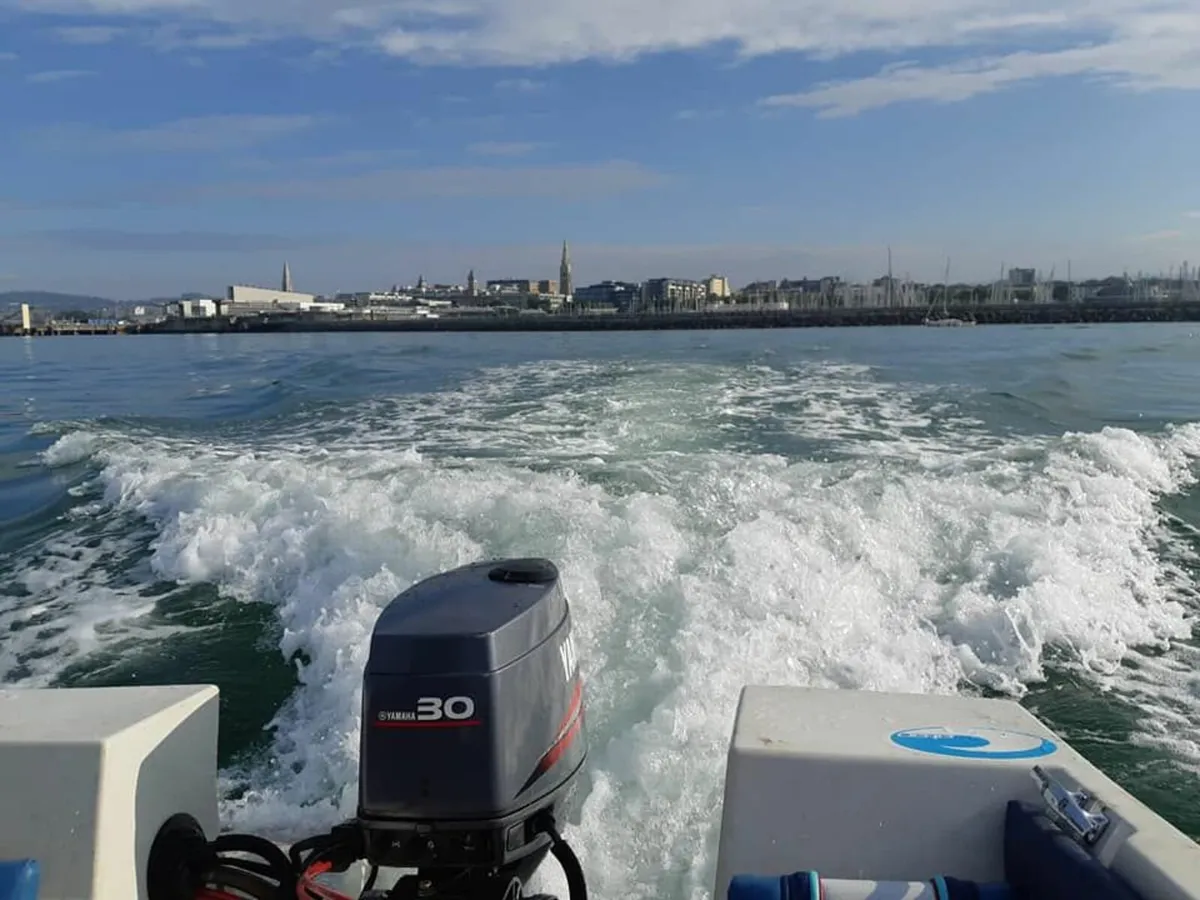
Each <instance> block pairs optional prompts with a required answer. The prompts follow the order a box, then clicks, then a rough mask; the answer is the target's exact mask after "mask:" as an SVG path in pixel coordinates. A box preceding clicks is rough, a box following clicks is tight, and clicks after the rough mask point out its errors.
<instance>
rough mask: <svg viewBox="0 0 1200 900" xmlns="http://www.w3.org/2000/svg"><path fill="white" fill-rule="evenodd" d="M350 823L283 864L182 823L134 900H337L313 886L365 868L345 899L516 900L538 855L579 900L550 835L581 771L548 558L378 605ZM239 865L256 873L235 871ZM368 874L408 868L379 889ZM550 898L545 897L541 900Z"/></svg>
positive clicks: (566, 638)
mask: <svg viewBox="0 0 1200 900" xmlns="http://www.w3.org/2000/svg"><path fill="white" fill-rule="evenodd" d="M360 750H361V752H360V756H359V788H358V815H357V816H356V817H355V818H354V819H351V820H350V821H347V822H343V823H342V824H340V825H336V826H335V827H334V828H333V829H332V830H331V831H330V832H329V833H327V834H321V835H314V836H313V837H309V838H304V839H302V840H299V841H296V842H295V843H293V844H292V845H291V846H290V847H289V848H288V851H287V853H286V854H285V853H284V852H283V851H282V850H281V849H280V848H279V847H278V846H276V845H275V844H274V843H272V842H271V841H269V840H266V839H265V838H262V837H258V836H255V835H236V834H222V835H219V836H218V837H216V838H214V839H213V840H212V841H208V840H206V838H205V835H204V830H203V829H202V828H201V827H200V824H199V823H198V822H197V821H196V820H195V819H194V818H192V817H191V816H188V815H183V814H181V815H179V816H174V817H172V818H171V819H170V820H168V821H167V823H166V824H165V825H163V827H162V828H161V829H160V831H159V833H158V835H157V836H156V837H155V840H154V846H153V847H152V848H151V851H150V863H149V868H148V872H147V885H148V894H149V900H195V898H196V897H199V896H206V897H210V898H217V897H221V898H225V897H228V898H232V897H234V896H235V894H233V893H229V890H233V891H236V892H237V893H236V896H250V897H253V898H256V900H291V898H296V897H300V898H310V900H352V898H350V897H349V896H348V895H345V894H342V893H340V892H338V891H336V890H334V889H333V888H331V887H330V886H329V885H326V884H322V883H321V882H320V881H319V879H320V878H321V877H323V876H324V875H326V874H328V873H331V872H333V873H337V872H345V871H347V870H348V869H349V868H350V866H352V865H354V864H355V863H357V862H359V861H360V860H366V861H367V862H368V863H369V864H370V873H369V875H368V877H367V880H366V883H365V885H364V886H363V891H362V893H361V894H359V897H358V900H522V898H525V900H531V898H529V897H528V895H526V893H525V889H526V886H527V885H528V883H529V880H530V878H531V877H532V876H533V873H534V872H535V871H536V870H537V868H538V866H539V865H541V863H542V861H543V860H544V859H545V858H546V854H547V853H553V854H554V857H555V858H556V859H557V860H558V862H559V863H560V864H561V865H562V867H563V871H564V872H565V873H566V876H567V884H568V886H569V888H570V898H569V900H587V884H586V882H585V880H584V877H583V870H582V868H581V867H580V865H579V860H578V859H577V858H576V857H575V854H574V853H573V852H572V851H571V848H570V847H569V846H568V845H567V843H566V841H564V840H563V838H562V835H560V834H559V831H558V824H559V823H560V822H563V821H565V820H566V819H567V818H568V817H570V816H571V815H572V813H573V811H574V810H573V807H574V802H575V783H576V781H577V779H578V777H579V774H580V772H581V771H582V769H583V764H584V761H585V760H586V758H587V736H586V735H585V733H584V725H583V682H582V679H581V677H580V673H579V664H578V661H577V658H576V655H575V645H574V643H573V642H572V640H571V614H570V610H569V609H568V607H567V601H566V598H565V597H564V596H563V594H562V591H561V590H560V589H559V585H558V570H557V569H556V568H555V567H554V564H553V563H551V562H550V561H549V560H544V559H514V560H504V561H499V562H485V563H476V564H474V565H469V566H464V567H463V568H460V569H455V570H454V571H451V572H445V573H443V574H441V575H435V576H434V577H432V578H429V579H427V580H426V581H423V582H421V583H420V584H417V585H414V586H413V587H411V588H409V589H408V590H407V591H405V592H404V593H402V594H401V595H400V596H399V597H397V598H396V599H395V600H393V601H392V602H391V603H390V604H389V605H388V607H387V608H386V609H385V610H384V611H383V613H382V614H381V615H380V616H379V619H378V621H377V622H376V623H375V631H374V633H373V634H372V635H371V655H370V658H369V659H368V661H367V667H366V672H365V673H364V675H363V711H362V745H361V748H360ZM249 856H253V857H257V859H249V858H248V857H249ZM380 868H396V869H416V874H410V875H405V876H404V877H402V878H400V879H399V880H398V881H397V882H396V884H395V885H394V886H393V887H391V888H389V889H387V890H376V889H375V888H374V884H375V880H376V876H377V875H378V874H379V870H380ZM549 900H553V898H549Z"/></svg>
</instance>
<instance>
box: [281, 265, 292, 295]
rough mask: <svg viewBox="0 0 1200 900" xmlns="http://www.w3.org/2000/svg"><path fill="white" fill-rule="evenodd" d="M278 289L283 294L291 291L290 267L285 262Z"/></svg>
mask: <svg viewBox="0 0 1200 900" xmlns="http://www.w3.org/2000/svg"><path fill="white" fill-rule="evenodd" d="M280 289H281V290H282V291H283V292H284V293H285V294H290V293H291V292H292V269H291V267H290V266H289V265H288V264H287V263H286V262H285V263H284V264H283V282H282V284H281V286H280Z"/></svg>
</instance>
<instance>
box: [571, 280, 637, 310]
mask: <svg viewBox="0 0 1200 900" xmlns="http://www.w3.org/2000/svg"><path fill="white" fill-rule="evenodd" d="M641 298H642V286H641V285H640V284H633V283H632V282H628V281H602V282H600V283H599V284H589V285H587V286H586V287H581V288H578V289H576V291H575V294H574V296H573V298H572V305H573V306H576V307H578V308H580V309H600V308H604V307H611V308H613V309H617V310H620V311H621V312H633V311H635V310H636V309H637V308H638V305H639V302H640V301H641Z"/></svg>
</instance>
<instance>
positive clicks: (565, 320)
mask: <svg viewBox="0 0 1200 900" xmlns="http://www.w3.org/2000/svg"><path fill="white" fill-rule="evenodd" d="M948 312H949V314H950V315H951V316H958V317H969V318H972V319H974V321H975V322H976V324H978V325H1064V324H1084V323H1106V322H1112V323H1116V322H1200V302H1174V303H1168V302H1160V303H1126V302H1104V301H1096V302H1088V303H1047V304H1012V305H1007V306H961V307H955V306H950V307H949V308H948ZM926 315H927V312H926V310H924V309H920V308H916V307H893V308H886V307H885V308H879V307H875V308H864V309H821V310H761V309H759V310H755V309H746V310H738V309H731V310H723V311H719V312H684V313H643V314H608V315H579V314H574V315H565V314H560V315H554V314H521V315H490V316H480V315H470V316H465V315H464V316H454V315H449V316H442V317H439V318H426V317H421V318H416V317H414V318H403V319H399V318H398V319H371V318H366V317H361V318H360V317H355V316H345V315H336V314H329V313H292V314H274V315H272V314H266V315H262V316H254V317H239V318H237V319H229V318H223V317H212V318H205V319H199V318H197V319H168V320H166V321H164V322H158V323H154V324H152V325H143V326H140V327H138V328H137V329H136V331H137V333H141V334H231V333H257V334H261V333H280V332H326V331H336V332H389V331H404V332H438V331H458V332H467V331H476V332H480V331H482V332H488V331H538V332H547V331H674V330H701V329H719V328H843V327H870V326H903V325H910V326H921V325H922V324H923V323H924V321H925V317H926ZM134 330H135V329H131V332H132V331H134Z"/></svg>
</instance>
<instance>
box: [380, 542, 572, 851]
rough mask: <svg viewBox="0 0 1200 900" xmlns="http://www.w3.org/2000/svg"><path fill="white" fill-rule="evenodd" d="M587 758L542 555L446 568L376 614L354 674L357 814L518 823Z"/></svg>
mask: <svg viewBox="0 0 1200 900" xmlns="http://www.w3.org/2000/svg"><path fill="white" fill-rule="evenodd" d="M586 756H587V739H586V734H585V733H584V723H583V684H582V679H581V677H580V673H579V665H578V661H577V657H576V653H575V646H574V643H573V641H572V639H571V615H570V610H569V608H568V604H567V601H566V598H565V597H564V596H563V593H562V591H561V589H560V588H559V583H558V570H557V569H556V568H555V566H554V565H553V563H551V562H549V561H548V560H541V559H528V560H507V561H496V562H481V563H475V564H473V565H468V566H464V567H462V568H459V569H455V570H452V571H449V572H444V573H442V574H440V575H436V576H434V577H432V578H429V579H427V580H425V581H422V582H420V583H418V584H416V585H414V586H413V587H411V588H409V589H408V590H406V591H404V592H403V593H402V594H400V595H399V596H398V597H397V598H396V599H395V600H393V601H392V602H391V603H390V604H389V605H388V607H387V608H386V609H385V610H384V611H383V613H382V614H381V615H380V616H379V619H378V621H377V622H376V624H375V630H374V633H373V634H372V637H371V654H370V658H369V660H368V662H367V667H366V672H365V674H364V676H363V715H362V738H361V758H360V763H359V766H360V780H359V819H360V820H363V821H364V822H368V823H371V824H374V825H375V826H377V827H385V828H387V827H389V825H388V824H387V823H389V822H390V823H394V824H392V825H391V827H400V828H405V824H403V823H411V824H412V825H417V824H418V823H425V824H428V825H430V826H432V827H434V828H437V827H438V825H439V824H441V823H445V824H450V823H452V822H453V823H455V824H456V825H457V826H458V827H461V826H462V825H464V824H466V823H468V822H470V823H476V824H478V825H481V826H485V827H486V826H487V824H488V823H494V824H495V825H500V824H503V823H506V822H511V821H515V820H516V819H519V818H520V817H521V816H523V815H524V814H525V813H526V812H530V813H531V812H533V811H536V810H540V809H543V808H546V806H547V805H549V804H552V803H554V802H555V801H556V800H557V799H558V798H559V795H560V794H562V793H563V792H564V791H565V790H566V789H567V788H569V787H570V785H571V782H572V781H573V779H574V776H575V775H576V774H577V772H578V771H579V769H580V767H581V766H582V765H583V762H584V760H585V759H586ZM513 849H515V848H513Z"/></svg>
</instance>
